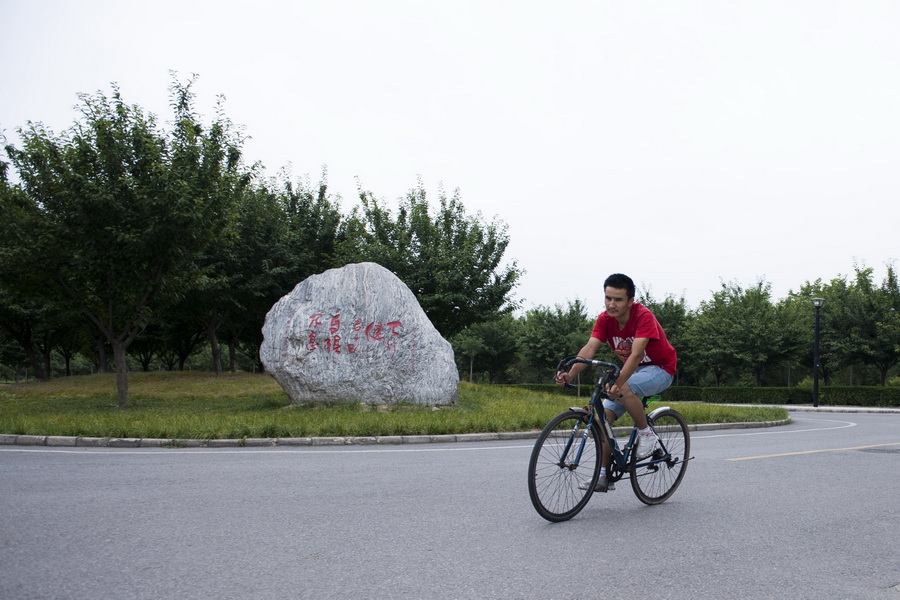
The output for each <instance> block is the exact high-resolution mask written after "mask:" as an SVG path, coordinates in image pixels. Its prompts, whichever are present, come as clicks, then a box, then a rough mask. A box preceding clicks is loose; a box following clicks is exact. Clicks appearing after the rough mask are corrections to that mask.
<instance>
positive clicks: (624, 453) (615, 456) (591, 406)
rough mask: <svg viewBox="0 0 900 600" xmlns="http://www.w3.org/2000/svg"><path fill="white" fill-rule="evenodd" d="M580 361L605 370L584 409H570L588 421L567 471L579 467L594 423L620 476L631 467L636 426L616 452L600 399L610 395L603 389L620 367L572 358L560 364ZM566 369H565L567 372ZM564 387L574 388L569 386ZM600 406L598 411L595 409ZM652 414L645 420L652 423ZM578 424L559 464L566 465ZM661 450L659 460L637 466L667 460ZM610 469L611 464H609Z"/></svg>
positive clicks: (651, 459) (616, 445)
mask: <svg viewBox="0 0 900 600" xmlns="http://www.w3.org/2000/svg"><path fill="white" fill-rule="evenodd" d="M575 362H580V363H584V364H588V365H590V366H594V367H599V368H603V369H607V370H606V371H604V372H603V374H602V375H600V378H599V379H598V381H597V383H596V385H595V386H594V391H593V393H592V394H591V399H590V401H589V402H588V407H587V410H585V409H584V408H582V407H575V406H573V407H571V408H572V410H576V411H584V412H585V413H586V414H587V420H586V421H585V426H584V431H583V432H582V433H581V436H580V438H581V441H580V443H579V444H578V450H577V452H576V454H575V460H574V461H573V462H571V463H568V468H569V469H575V468H577V467H578V465H579V464H581V456H582V453H583V452H584V447H585V444H586V443H587V438H588V435H590V430H591V427H592V426H593V424H594V422H595V421H597V422H598V423H599V427H600V428H601V430H602V431H603V435H604V437H605V438H606V440H607V443H608V444H609V448H610V453H611V457H612V461H613V463H615V466H616V467H617V468H618V469H619V472H620V473H627V472H628V471H629V470H630V465H629V464H628V462H629V458H630V457H631V452H632V450H633V449H634V446H635V444H636V443H637V436H638V430H637V426H634V427H632V429H631V433H630V435H629V436H628V441H627V442H626V443H625V445H624V446H623V448H622V449H619V443H618V442H617V441H616V436H615V434H614V433H613V430H612V426H611V425H610V423H609V421H608V420H607V418H606V411H605V410H604V409H603V402H602V400H604V399H608V398H609V395H608V394H607V393H606V386H607V384H608V383H609V382H610V381H615V380H616V379H617V378H618V376H619V368H618V366H616V365H614V364H611V363H607V362H603V361H599V360H587V359H583V358H575V359H570V360H564V361H562V362H561V363H560V365H561V366H562V365H563V364H567V366H571V364H572V363H575ZM567 370H568V369H567ZM567 387H575V386H573V385H571V384H569V386H567ZM643 403H644V408H646V407H647V403H646V399H643ZM598 407H599V408H598ZM666 409H668V407H667V406H661V407H659V408H657V409H655V410H654V411H653V413H656V412H658V411H661V410H666ZM653 413H650V415H648V418H649V419H650V420H652V415H653ZM578 427H579V426H578V424H576V425H575V426H574V427H573V428H572V435H571V436H570V437H569V441H568V443H567V444H566V447H565V449H564V450H563V453H562V456H561V457H560V464H566V458H567V457H568V456H569V452H570V451H571V449H572V445H573V444H574V443H575V439H576V436H577V434H578ZM660 449H661V450H662V457H654V456H649V457H647V459H645V460H643V461H641V462H640V463H638V464H637V465H636V466H640V467H644V466H650V465H652V464H654V463H658V462H662V461H664V460H666V457H667V456H668V455H669V451H668V450H667V449H666V448H665V447H664V445H662V442H660ZM609 466H612V465H609Z"/></svg>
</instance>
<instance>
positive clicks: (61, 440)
mask: <svg viewBox="0 0 900 600" xmlns="http://www.w3.org/2000/svg"><path fill="white" fill-rule="evenodd" d="M738 406H746V405H738ZM780 408H784V409H785V410H787V411H789V412H831V413H882V414H884V413H888V414H900V409H894V408H866V407H848V406H828V407H812V406H794V405H785V406H780ZM790 422H791V419H790V418H787V419H783V420H780V421H760V422H740V423H702V424H699V425H688V429H689V430H690V431H715V430H720V429H757V428H763V427H779V426H781V425H787V424H789V423H790ZM630 431H631V427H613V432H614V433H615V434H616V436H623V435H627V434H628V433H629V432H630ZM539 434H540V431H519V432H515V431H513V432H500V433H460V434H446V435H385V436H365V437H341V436H335V437H298V438H242V439H229V440H221V439H215V440H197V439H159V438H102V437H75V436H60V435H17V434H4V433H0V445H7V446H47V447H54V448H59V447H69V448H71V447H79V448H260V447H273V446H379V445H401V444H441V443H454V442H494V441H500V440H533V439H536V438H537V436H538V435H539Z"/></svg>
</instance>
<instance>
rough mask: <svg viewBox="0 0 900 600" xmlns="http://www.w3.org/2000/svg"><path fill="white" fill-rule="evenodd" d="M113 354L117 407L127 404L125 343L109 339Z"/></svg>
mask: <svg viewBox="0 0 900 600" xmlns="http://www.w3.org/2000/svg"><path fill="white" fill-rule="evenodd" d="M110 343H111V344H112V347H113V356H114V357H115V361H116V389H117V390H118V398H119V408H124V407H126V406H128V362H127V361H126V353H125V344H124V343H123V342H121V341H119V340H111V342H110Z"/></svg>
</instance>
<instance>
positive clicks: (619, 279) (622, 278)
mask: <svg viewBox="0 0 900 600" xmlns="http://www.w3.org/2000/svg"><path fill="white" fill-rule="evenodd" d="M608 287H612V288H616V289H617V290H625V297H626V298H628V299H632V300H633V299H634V282H633V281H632V280H631V277H629V276H628V275H622V274H621V273H613V274H612V275H610V276H609V277H607V278H606V281H604V282H603V290H604V291H605V290H606V288H608Z"/></svg>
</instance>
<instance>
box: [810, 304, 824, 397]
mask: <svg viewBox="0 0 900 600" xmlns="http://www.w3.org/2000/svg"><path fill="white" fill-rule="evenodd" d="M812 303H813V306H814V307H816V327H815V341H814V342H813V406H814V407H818V406H819V310H820V309H821V308H822V305H823V304H825V298H813V299H812Z"/></svg>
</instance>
